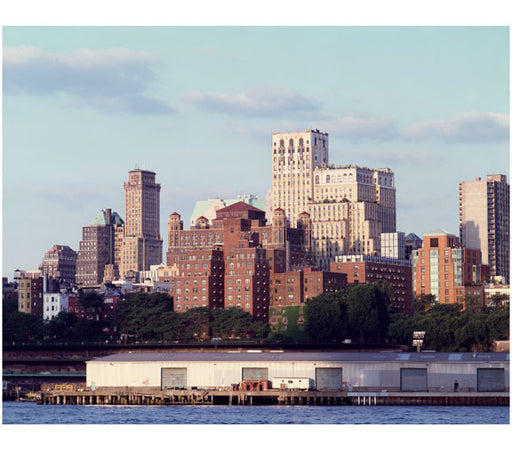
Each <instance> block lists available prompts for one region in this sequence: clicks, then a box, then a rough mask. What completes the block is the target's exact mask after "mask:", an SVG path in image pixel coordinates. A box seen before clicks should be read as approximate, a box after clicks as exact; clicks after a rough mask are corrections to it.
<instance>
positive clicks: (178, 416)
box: [2, 402, 510, 425]
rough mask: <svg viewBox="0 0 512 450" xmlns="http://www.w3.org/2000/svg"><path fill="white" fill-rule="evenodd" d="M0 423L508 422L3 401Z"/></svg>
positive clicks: (451, 414) (409, 410)
mask: <svg viewBox="0 0 512 450" xmlns="http://www.w3.org/2000/svg"><path fill="white" fill-rule="evenodd" d="M2 410H3V419H2V421H3V424H75V425H76V424H146V425H159V424H167V425H178V424H179V425H183V424H195V425H197V424H216V425H222V424H240V425H242V424H246V425H248V424H265V425H274V424H316V425H321V424H340V425H347V424H350V425H358V424H371V425H380V424H394V425H404V424H430V425H436V424H443V425H446V424H451V425H453V424H486V425H494V424H509V423H510V411H509V408H508V407H503V406H502V407H495V406H330V407H329V406H93V405H37V404H35V403H22V402H4V403H3V408H2Z"/></svg>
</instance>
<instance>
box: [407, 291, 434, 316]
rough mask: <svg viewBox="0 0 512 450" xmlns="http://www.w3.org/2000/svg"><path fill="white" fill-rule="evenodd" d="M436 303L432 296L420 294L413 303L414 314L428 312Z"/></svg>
mask: <svg viewBox="0 0 512 450" xmlns="http://www.w3.org/2000/svg"><path fill="white" fill-rule="evenodd" d="M436 303H437V302H436V296H435V295H434V294H421V295H419V296H418V297H417V298H416V300H415V301H414V303H413V310H414V314H416V313H422V312H426V311H429V310H430V309H431V308H432V306H434V305H435V304H436Z"/></svg>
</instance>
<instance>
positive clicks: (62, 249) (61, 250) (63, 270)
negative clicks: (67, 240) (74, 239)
mask: <svg viewBox="0 0 512 450" xmlns="http://www.w3.org/2000/svg"><path fill="white" fill-rule="evenodd" d="M76 259H77V253H76V252H75V251H74V250H73V249H71V248H70V247H68V246H67V245H54V246H53V247H52V248H51V249H50V250H48V251H47V252H46V253H45V254H44V257H43V261H42V262H41V265H40V266H39V270H41V272H42V273H43V275H48V276H50V277H52V278H55V279H60V280H63V281H67V282H69V283H74V282H75V274H76Z"/></svg>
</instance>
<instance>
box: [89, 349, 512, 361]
mask: <svg viewBox="0 0 512 450" xmlns="http://www.w3.org/2000/svg"><path fill="white" fill-rule="evenodd" d="M92 361H98V362H149V361H169V362H180V361H181V362H193V361H198V362H208V361H219V362H221V361H226V362H230V361H233V362H236V361H269V362H272V361H274V362H278V361H347V362H360V361H366V362H392V361H411V362H442V361H460V362H468V361H482V362H485V361H487V362H491V361H509V353H505V352H493V353H478V352H477V353H470V352H468V353H441V352H414V353H402V352H307V351H305V352H293V351H291V352H288V351H280V350H278V351H275V350H274V351H272V350H270V351H259V350H250V351H219V352H133V353H132V352H125V353H117V354H114V355H108V356H102V357H99V358H94V359H93V360H92Z"/></svg>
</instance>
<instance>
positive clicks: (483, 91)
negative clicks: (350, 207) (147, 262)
mask: <svg viewBox="0 0 512 450" xmlns="http://www.w3.org/2000/svg"><path fill="white" fill-rule="evenodd" d="M3 47H4V59H3V63H4V72H3V81H4V86H3V107H4V110H3V135H4V143H3V167H4V170H3V194H4V196H3V263H2V269H3V276H4V277H5V276H6V277H8V278H9V279H12V276H13V272H14V270H15V269H25V270H32V269H37V268H38V266H39V264H40V263H41V261H42V258H43V256H44V253H45V252H46V251H47V250H48V249H49V248H51V247H52V246H53V245H55V244H59V245H69V246H70V247H71V248H72V249H73V250H75V251H78V246H79V241H80V240H81V233H82V227H83V226H85V225H88V224H89V223H90V222H91V221H92V219H93V218H94V217H95V216H96V215H97V214H98V212H99V211H100V210H102V209H106V208H111V209H112V211H116V212H117V213H118V214H119V215H120V216H121V217H122V218H123V220H124V219H125V211H124V192H123V183H124V182H125V181H127V179H128V172H129V171H130V170H132V169H134V168H135V167H139V168H144V169H149V170H153V171H154V172H156V182H157V183H159V184H161V186H162V191H161V196H160V205H161V206H160V233H161V235H162V238H163V240H164V247H163V253H164V255H165V253H166V247H167V221H168V218H169V215H170V214H171V213H173V212H175V211H176V212H178V213H180V214H181V216H182V218H183V220H184V227H185V228H186V229H189V226H190V214H191V213H192V210H193V208H194V205H195V202H196V201H198V200H207V199H208V198H215V197H221V198H234V197H236V196H237V195H238V194H254V195H257V196H258V198H260V199H264V198H265V196H266V194H267V191H268V189H270V187H271V145H270V143H271V135H272V133H273V132H278V131H281V132H286V131H290V132H293V131H303V130H306V129H319V130H320V131H322V132H325V133H328V134H329V147H330V163H331V164H336V165H338V164H340V165H344V164H353V165H358V166H367V167H371V168H390V169H391V170H393V172H394V174H395V184H396V194H397V231H403V232H405V233H406V234H408V233H411V232H412V233H415V234H417V235H418V236H420V237H423V235H424V234H425V233H428V232H430V231H432V230H434V229H439V228H442V229H445V230H446V231H448V232H450V233H452V234H455V235H457V236H458V234H459V233H458V183H460V182H462V181H472V180H474V179H475V178H477V177H482V178H485V176H486V175H487V174H495V173H496V174H497V173H501V174H505V175H507V181H508V182H509V183H510V176H509V153H508V148H509V130H508V124H509V105H508V102H509V28H508V27H215V28H208V27H120V28H115V27H113V28H110V27H74V28H70V27H59V28H45V27H4V29H3ZM20 154H22V155H24V161H26V164H25V165H24V166H22V164H23V161H21V160H20V158H19V156H18V155H20ZM98 161H102V164H100V165H98V164H97V162H98ZM227 172H229V173H230V176H229V177H227V176H226V173H227ZM163 259H164V260H165V257H164V258H163Z"/></svg>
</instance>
